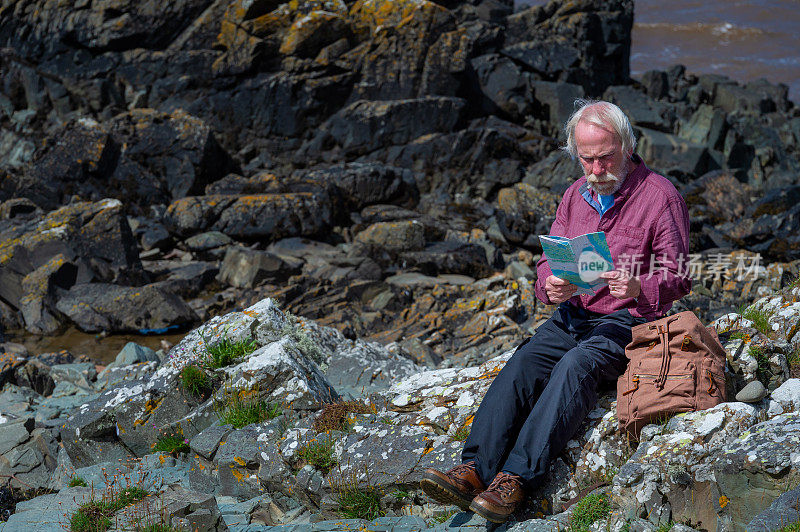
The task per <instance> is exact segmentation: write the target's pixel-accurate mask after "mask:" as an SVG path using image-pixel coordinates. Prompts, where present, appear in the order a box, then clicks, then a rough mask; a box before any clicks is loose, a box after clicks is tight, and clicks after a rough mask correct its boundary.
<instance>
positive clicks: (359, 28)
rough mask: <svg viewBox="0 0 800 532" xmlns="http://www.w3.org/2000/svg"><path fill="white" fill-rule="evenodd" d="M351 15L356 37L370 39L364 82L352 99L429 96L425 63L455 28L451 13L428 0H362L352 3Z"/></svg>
mask: <svg viewBox="0 0 800 532" xmlns="http://www.w3.org/2000/svg"><path fill="white" fill-rule="evenodd" d="M349 18H350V19H351V21H352V26H353V29H354V31H355V33H356V34H357V35H358V36H360V37H361V38H362V39H365V38H368V37H369V40H368V41H367V42H366V46H365V48H364V50H362V51H361V53H360V54H359V55H360V58H359V59H360V61H359V63H358V70H359V73H360V77H361V80H362V83H359V84H358V85H357V86H356V94H355V95H354V99H364V100H400V99H404V98H416V97H419V96H425V95H426V94H424V93H422V91H421V89H422V84H423V79H424V78H423V66H424V65H425V61H426V58H427V57H428V55H429V50H430V48H431V47H432V45H434V43H436V42H437V40H438V39H439V38H440V36H442V35H443V34H445V33H448V32H451V31H453V30H455V17H454V16H453V14H452V13H451V12H450V11H449V10H448V9H446V8H444V7H442V6H441V5H440V4H437V3H435V2H429V1H427V0H401V1H392V0H359V1H357V2H355V3H354V4H353V5H352V6H351V7H350V13H349ZM434 53H435V52H434ZM432 88H438V87H436V86H435V85H434V87H432ZM428 94H431V93H428ZM432 94H436V93H432Z"/></svg>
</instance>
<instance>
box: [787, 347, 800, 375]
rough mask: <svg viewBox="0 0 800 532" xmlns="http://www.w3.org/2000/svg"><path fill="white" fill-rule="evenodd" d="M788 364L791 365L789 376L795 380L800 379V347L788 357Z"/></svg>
mask: <svg viewBox="0 0 800 532" xmlns="http://www.w3.org/2000/svg"><path fill="white" fill-rule="evenodd" d="M786 363H787V364H789V376H790V377H791V378H793V379H796V378H798V377H800V347H798V348H797V349H795V350H794V351H792V352H791V353H789V354H788V355H787V356H786Z"/></svg>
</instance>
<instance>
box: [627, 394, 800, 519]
mask: <svg viewBox="0 0 800 532" xmlns="http://www.w3.org/2000/svg"><path fill="white" fill-rule="evenodd" d="M773 415H774V414H773V413H771V412H769V413H768V411H765V410H762V409H760V408H757V407H754V406H751V405H746V404H744V403H723V404H721V405H718V406H716V407H714V408H712V409H709V410H705V411H701V412H695V413H687V414H680V415H678V416H675V417H674V418H672V419H671V420H670V421H669V422H668V423H666V425H664V426H662V427H658V426H655V425H650V426H648V427H646V428H645V429H644V430H643V431H642V440H641V443H640V444H639V447H638V449H637V450H636V453H635V454H634V455H633V456H632V457H631V460H630V461H629V462H627V463H626V464H625V465H623V466H622V467H621V468H620V471H619V474H618V475H617V476H616V477H615V480H614V493H615V495H616V497H617V498H618V501H619V502H620V504H621V505H622V506H623V508H628V509H629V510H631V511H634V512H636V513H637V514H639V515H640V516H642V517H647V518H648V519H649V520H650V521H651V522H653V523H656V524H657V523H659V522H660V521H662V520H664V519H667V520H668V519H674V520H681V521H684V520H689V521H691V522H692V523H693V524H694V525H695V526H698V527H701V528H707V527H708V528H714V527H716V529H718V530H735V529H738V528H743V527H744V526H745V525H746V524H747V523H748V522H749V521H750V519H751V518H752V516H754V515H756V514H757V513H758V512H760V511H762V510H763V509H765V508H767V507H768V506H769V504H770V503H771V502H772V500H774V499H775V498H776V497H777V496H778V495H779V494H780V493H782V492H783V491H785V489H786V487H787V486H789V485H791V484H792V482H796V478H797V476H798V471H797V464H796V463H795V462H796V460H795V459H794V458H793V455H794V453H793V451H792V449H793V447H794V445H795V443H793V442H795V440H797V439H798V438H800V424H799V423H798V420H797V415H798V413H797V412H796V411H793V412H788V413H785V414H783V413H780V414H777V415H774V417H770V418H769V419H767V420H766V421H762V420H763V419H764V418H765V417H767V416H773Z"/></svg>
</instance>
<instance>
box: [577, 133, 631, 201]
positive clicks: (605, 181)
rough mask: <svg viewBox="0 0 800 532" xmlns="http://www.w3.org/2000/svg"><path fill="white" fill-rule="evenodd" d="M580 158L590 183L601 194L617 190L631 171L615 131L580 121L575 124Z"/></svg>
mask: <svg viewBox="0 0 800 532" xmlns="http://www.w3.org/2000/svg"><path fill="white" fill-rule="evenodd" d="M575 145H576V147H577V148H578V159H579V160H580V162H581V166H582V167H583V171H584V173H585V174H586V184H587V185H588V186H589V188H591V189H592V190H594V191H595V192H597V193H598V194H603V195H607V194H613V193H614V192H616V191H617V190H619V188H620V187H621V186H622V183H623V181H625V177H626V176H627V174H628V156H627V154H625V153H623V151H622V142H621V141H620V140H619V139H618V138H617V136H616V135H615V134H614V132H613V131H611V130H609V129H605V128H602V127H600V126H596V125H594V124H592V123H590V122H584V121H580V122H578V125H577V126H575Z"/></svg>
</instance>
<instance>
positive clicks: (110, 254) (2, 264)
mask: <svg viewBox="0 0 800 532" xmlns="http://www.w3.org/2000/svg"><path fill="white" fill-rule="evenodd" d="M57 255H61V256H62V257H63V258H64V260H65V261H67V262H72V263H73V264H75V265H76V266H77V272H72V271H70V272H66V271H65V272H64V273H65V274H66V273H70V275H64V276H61V275H59V277H58V280H57V281H58V282H57V283H56V284H58V283H61V284H60V285H59V286H60V288H70V287H71V286H72V285H73V284H74V283H76V282H87V281H88V280H89V279H91V278H92V277H94V278H95V279H97V280H99V281H106V282H119V283H125V282H132V281H136V280H139V279H141V278H142V266H141V262H140V261H139V257H138V251H137V247H136V242H135V240H134V239H133V235H132V234H131V230H130V226H129V225H128V222H127V220H126V219H125V216H124V213H123V206H122V203H121V202H120V201H118V200H111V199H107V200H102V201H98V202H94V203H90V202H77V203H73V204H71V205H68V206H66V207H62V208H60V209H58V210H55V211H52V212H50V213H48V214H47V215H45V216H44V217H43V218H36V219H34V220H31V221H29V222H25V223H23V224H21V225H14V226H11V227H4V228H2V229H0V297H2V298H3V299H4V300H5V301H7V302H8V303H9V304H11V305H12V306H14V307H15V308H20V305H21V304H22V303H21V299H22V297H23V295H24V294H25V293H24V292H23V280H24V279H25V277H26V276H27V275H29V274H31V273H33V272H34V270H36V269H38V268H41V267H43V266H45V265H46V264H48V263H50V266H48V267H46V268H45V269H44V270H42V272H41V273H40V274H35V275H33V276H32V277H31V278H30V279H29V281H28V283H29V285H28V286H29V287H30V288H33V287H32V286H31V285H33V284H36V285H37V287H38V286H39V285H40V284H41V283H44V282H45V280H47V279H50V278H51V277H52V275H51V274H50V273H48V272H51V270H52V272H61V270H62V267H61V266H59V265H58V263H57V260H58V259H55V258H54V257H56V256H57ZM51 261H56V262H51ZM70 270H71V268H70ZM52 272H51V273H52ZM45 293H47V290H46V289H45V288H37V290H36V291H31V292H30V296H31V297H32V298H33V297H36V296H35V294H39V297H43V294H45ZM29 303H30V304H31V305H34V301H33V300H31V301H30V302H29ZM33 310H34V309H33V307H31V308H30V309H29V311H30V312H31V314H30V318H31V319H32V320H33V321H32V323H34V322H35V321H36V319H35V317H36V316H39V318H40V319H41V316H42V315H41V313H40V312H33ZM51 312H52V309H51ZM46 321H47V322H49V320H46Z"/></svg>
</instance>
